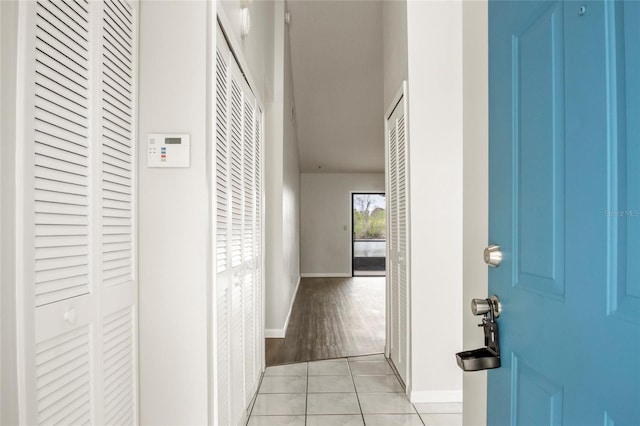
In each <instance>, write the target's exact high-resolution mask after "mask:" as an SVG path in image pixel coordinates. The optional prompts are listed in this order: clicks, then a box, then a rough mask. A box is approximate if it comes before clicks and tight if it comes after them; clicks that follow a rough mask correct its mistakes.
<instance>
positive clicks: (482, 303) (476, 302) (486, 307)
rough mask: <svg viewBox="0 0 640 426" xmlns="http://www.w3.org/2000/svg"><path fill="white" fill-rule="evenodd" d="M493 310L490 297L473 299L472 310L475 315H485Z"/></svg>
mask: <svg viewBox="0 0 640 426" xmlns="http://www.w3.org/2000/svg"><path fill="white" fill-rule="evenodd" d="M490 310H491V303H490V302H489V299H471V312H472V313H473V315H484V314H486V313H487V312H489V311H490Z"/></svg>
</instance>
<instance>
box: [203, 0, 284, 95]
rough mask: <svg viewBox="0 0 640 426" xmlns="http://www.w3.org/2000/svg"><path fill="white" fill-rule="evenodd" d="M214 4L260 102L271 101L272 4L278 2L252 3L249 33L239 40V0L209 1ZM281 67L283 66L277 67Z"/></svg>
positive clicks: (273, 60) (273, 59) (262, 1)
mask: <svg viewBox="0 0 640 426" xmlns="http://www.w3.org/2000/svg"><path fill="white" fill-rule="evenodd" d="M212 1H213V2H214V3H216V4H217V12H218V14H219V15H220V16H222V20H223V25H224V26H225V31H227V36H228V37H230V38H231V42H232V44H233V48H234V49H235V50H236V51H238V53H241V54H242V57H243V59H244V63H243V64H241V65H242V66H243V67H246V68H247V71H248V74H249V75H250V76H251V81H250V83H251V84H252V86H254V88H255V90H257V92H258V93H256V95H257V96H258V99H260V101H262V102H263V103H267V102H270V101H271V100H272V98H273V92H274V88H273V84H274V83H273V81H274V64H275V63H276V62H275V59H276V58H274V55H272V54H271V52H272V51H273V46H274V28H275V20H274V19H273V17H274V5H275V4H277V3H283V2H281V1H277V0H276V1H271V0H266V1H265V0H260V1H253V2H251V5H250V6H249V11H250V13H251V31H250V32H249V35H248V36H247V37H241V35H240V34H241V23H242V18H241V5H242V2H241V1H240V0H217V1H216V0H212ZM280 67H282V65H280Z"/></svg>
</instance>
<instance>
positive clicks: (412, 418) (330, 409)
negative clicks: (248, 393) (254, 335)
mask: <svg viewBox="0 0 640 426" xmlns="http://www.w3.org/2000/svg"><path fill="white" fill-rule="evenodd" d="M403 392H404V390H403V388H402V386H401V384H400V381H399V380H398V379H397V378H396V376H395V375H394V373H393V370H392V369H391V367H390V366H389V364H388V363H387V360H386V359H385V358H384V356H383V355H382V354H377V355H369V356H362V357H352V358H341V359H337V360H331V361H315V362H308V363H307V362H304V363H298V364H290V365H282V366H277V367H268V368H267V370H266V372H265V374H264V377H263V379H262V383H261V385H260V390H259V392H258V396H257V398H256V401H255V404H254V405H253V407H252V409H251V417H250V418H249V422H248V426H270V425H278V426H304V425H306V426H331V425H348V426H356V425H365V424H366V425H371V426H374V425H381V426H382V425H384V426H392V425H406V426H422V425H426V426H459V425H461V424H462V414H461V411H462V404H461V403H439V404H435V403H434V404H411V403H410V402H409V400H408V399H407V397H406V395H404V393H403Z"/></svg>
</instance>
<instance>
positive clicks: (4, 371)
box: [0, 1, 18, 425]
mask: <svg viewBox="0 0 640 426" xmlns="http://www.w3.org/2000/svg"><path fill="white" fill-rule="evenodd" d="M17 31H18V3H17V2H15V1H2V2H0V52H1V56H0V75H1V78H0V140H1V141H2V143H1V144H0V237H1V238H0V253H1V256H0V293H1V294H2V297H0V424H3V425H12V424H17V423H18V399H17V398H18V395H17V392H16V389H17V376H16V330H15V326H16V309H15V308H16V306H15V297H16V287H15V285H16V274H15V273H16V271H15V249H16V245H15V207H16V204H15V203H16V201H15V196H16V189H15V147H16V114H15V112H16V77H17V75H16V62H17V47H18V40H17Z"/></svg>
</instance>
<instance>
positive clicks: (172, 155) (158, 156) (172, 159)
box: [147, 133, 191, 167]
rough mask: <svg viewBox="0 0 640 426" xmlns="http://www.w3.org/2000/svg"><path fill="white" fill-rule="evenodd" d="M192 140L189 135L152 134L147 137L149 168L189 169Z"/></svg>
mask: <svg viewBox="0 0 640 426" xmlns="http://www.w3.org/2000/svg"><path fill="white" fill-rule="evenodd" d="M190 165H191V138H190V137H189V134H187V133H150V134H149V135H148V136H147V167H189V166H190Z"/></svg>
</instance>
